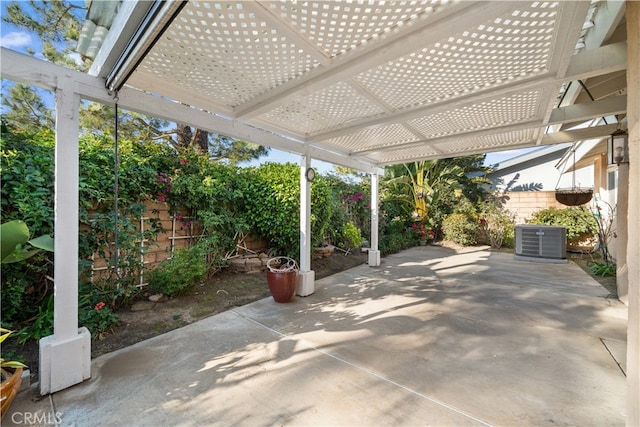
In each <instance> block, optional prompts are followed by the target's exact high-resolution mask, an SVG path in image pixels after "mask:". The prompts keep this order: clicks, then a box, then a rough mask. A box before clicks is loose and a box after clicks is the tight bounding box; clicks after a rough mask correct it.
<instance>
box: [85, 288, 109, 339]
mask: <svg viewBox="0 0 640 427" xmlns="http://www.w3.org/2000/svg"><path fill="white" fill-rule="evenodd" d="M94 301H95V300H94ZM78 302H79V306H78V321H79V323H80V324H81V325H82V326H86V327H87V329H89V331H90V332H91V335H92V336H93V337H94V338H98V339H102V338H103V337H104V335H105V333H106V332H108V331H109V330H110V329H111V328H113V327H114V326H115V325H116V323H118V315H117V314H115V313H114V312H113V310H112V309H111V307H109V306H107V303H105V302H104V301H98V302H97V303H96V304H92V303H91V302H90V298H89V296H88V295H83V296H81V297H80V298H79V300H78Z"/></svg>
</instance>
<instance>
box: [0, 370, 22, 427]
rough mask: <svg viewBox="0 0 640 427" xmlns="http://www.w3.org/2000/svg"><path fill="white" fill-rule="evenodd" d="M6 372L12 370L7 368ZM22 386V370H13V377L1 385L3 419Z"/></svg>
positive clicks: (0, 410) (0, 396)
mask: <svg viewBox="0 0 640 427" xmlns="http://www.w3.org/2000/svg"><path fill="white" fill-rule="evenodd" d="M5 370H6V371H10V370H11V368H5ZM20 384H22V368H15V369H13V375H11V376H10V377H9V378H8V379H7V380H6V381H3V382H2V384H1V385H0V399H1V402H2V404H1V406H0V413H1V416H2V417H4V414H5V413H6V412H7V409H9V406H10V405H11V402H13V399H14V398H15V397H16V394H17V393H18V389H19V388H20Z"/></svg>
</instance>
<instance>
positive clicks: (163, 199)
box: [158, 196, 167, 202]
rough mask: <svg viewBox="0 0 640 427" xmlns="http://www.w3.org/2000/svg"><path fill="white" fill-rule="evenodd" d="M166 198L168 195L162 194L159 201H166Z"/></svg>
mask: <svg viewBox="0 0 640 427" xmlns="http://www.w3.org/2000/svg"><path fill="white" fill-rule="evenodd" d="M166 200H167V199H166V197H164V196H160V197H158V201H159V202H164V201H166Z"/></svg>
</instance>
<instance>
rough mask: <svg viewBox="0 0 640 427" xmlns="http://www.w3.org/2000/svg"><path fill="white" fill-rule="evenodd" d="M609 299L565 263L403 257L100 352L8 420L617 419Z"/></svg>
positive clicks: (618, 357)
mask: <svg viewBox="0 0 640 427" xmlns="http://www.w3.org/2000/svg"><path fill="white" fill-rule="evenodd" d="M265 286H266V281H265ZM607 295H608V292H607V290H606V289H604V288H603V287H601V286H600V285H599V284H598V283H597V282H596V281H594V280H593V279H592V278H590V277H589V276H588V275H587V274H585V273H584V272H583V271H582V270H581V269H580V268H579V267H578V266H576V265H575V264H573V263H568V264H545V263H533V262H527V261H517V260H514V257H513V255H511V254H506V253H499V252H492V251H489V250H487V248H468V249H466V250H463V251H457V252H456V251H454V250H452V249H448V248H444V247H434V246H426V247H418V248H413V249H410V250H407V251H404V252H402V253H400V254H396V255H392V256H388V257H386V258H384V259H383V260H382V265H381V266H380V267H376V268H371V267H368V266H366V265H363V266H360V267H357V268H353V269H351V270H348V271H345V272H342V273H339V274H335V275H333V276H330V277H327V278H325V279H322V280H318V281H317V282H316V292H315V294H313V295H311V296H309V297H306V298H300V297H296V299H295V300H294V301H293V302H291V303H288V304H278V303H275V302H274V301H273V299H271V298H267V299H263V300H261V301H257V302H255V303H252V304H249V305H246V306H242V307H238V308H235V309H233V310H231V311H228V312H225V313H222V314H219V315H215V316H212V317H210V318H207V319H205V320H202V321H199V322H197V323H194V324H191V325H189V326H186V327H184V328H181V329H178V330H175V331H172V332H169V333H167V334H164V335H161V336H158V337H155V338H153V339H150V340H147V341H144V342H141V343H138V344H136V345H134V346H131V347H128V348H125V349H122V350H119V351H116V352H113V353H110V354H107V355H104V356H101V357H99V358H97V359H95V360H93V366H92V378H91V379H90V380H89V381H86V382H85V383H83V384H80V385H77V386H75V387H72V388H70V389H68V390H65V391H62V392H59V393H56V394H54V395H52V396H48V397H45V398H44V399H42V400H39V401H33V400H32V395H30V394H29V392H23V393H21V394H20V395H19V397H18V399H17V400H16V401H15V402H14V405H13V406H12V407H11V409H10V412H9V413H8V414H7V415H6V416H5V418H4V420H3V425H26V424H27V423H26V422H24V421H25V416H27V415H29V414H30V416H31V420H32V421H34V420H36V418H35V417H34V414H35V415H36V416H37V417H39V418H37V419H39V420H40V424H41V425H46V424H47V423H48V422H50V421H59V422H58V424H59V425H62V426H71V425H73V426H98V425H104V426H178V425H185V426H205V425H223V426H238V425H251V426H254V425H269V426H270V425H305V426H307V425H309V426H310V425H332V426H335V425H349V426H354V425H366V426H371V425H376V426H381V425H385V426H386V425H394V426H395V425H441V426H451V425H456V426H458V425H509V426H516V425H518V426H521V425H536V426H538V425H549V426H550V425H580V426H589V425H591V426H605V425H606V426H615V425H624V423H625V415H624V412H625V377H624V373H623V371H624V370H625V365H624V355H625V351H626V344H625V340H626V324H627V321H626V319H627V308H626V306H624V305H623V304H622V303H620V302H619V301H617V300H615V299H611V298H607ZM43 420H44V421H43Z"/></svg>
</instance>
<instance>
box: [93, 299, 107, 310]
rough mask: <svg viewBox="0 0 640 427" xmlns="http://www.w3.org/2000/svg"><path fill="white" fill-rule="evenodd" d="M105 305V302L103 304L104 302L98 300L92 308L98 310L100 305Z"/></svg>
mask: <svg viewBox="0 0 640 427" xmlns="http://www.w3.org/2000/svg"><path fill="white" fill-rule="evenodd" d="M105 305H106V304H105V303H104V302H102V301H100V302H99V303H97V304H96V306H95V307H93V309H94V310H95V311H99V310H100V309H101V308H102V307H104V306H105Z"/></svg>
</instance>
